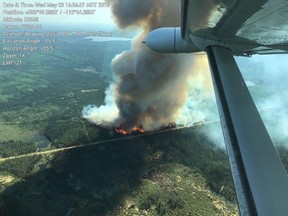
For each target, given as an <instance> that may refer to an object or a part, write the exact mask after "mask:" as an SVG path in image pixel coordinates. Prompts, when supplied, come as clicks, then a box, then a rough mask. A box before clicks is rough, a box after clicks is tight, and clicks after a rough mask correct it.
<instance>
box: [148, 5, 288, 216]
mask: <svg viewBox="0 0 288 216" xmlns="http://www.w3.org/2000/svg"><path fill="white" fill-rule="evenodd" d="M181 10H182V23H181V27H180V28H160V29H156V30H154V31H152V32H150V33H149V34H148V36H147V37H146V40H145V42H146V43H147V45H148V46H149V47H150V48H151V49H153V50H155V51H157V52H168V53H181V52H186V53H187V52H188V53H189V52H197V51H205V52H206V53H207V56H208V60H209V64H210V71H211V76H212V81H213V86H214V90H215V96H216V99H217V106H218V111H219V115H220V119H221V124H222V130H223V135H224V140H225V144H226V149H227V153H228V156H229V161H230V166H231V171H232V176H233V181H234V185H235V190H236V193H237V199H238V205H239V211H240V213H241V215H261V216H262V215H267V216H269V215H288V176H287V173H286V170H285V169H284V167H283V164H282V162H281V161H280V159H279V156H278V154H277V152H276V150H275V148H274V145H273V143H272V141H271V139H270V137H269V134H268V133H267V130H266V128H265V126H264V124H263V122H262V119H261V117H260V115H259V113H258V110H257V108H256V106H255V104H254V102H253V99H252V97H251V95H250V93H249V91H248V88H247V86H246V84H245V81H244V79H243V77H242V75H241V73H240V70H239V68H238V66H237V64H236V62H235V60H234V57H233V56H234V55H242V56H250V55H253V54H276V53H277V54H280V53H288V21H287V20H288V19H287V18H288V1H287V0H253V1H251V0H182V1H181Z"/></svg>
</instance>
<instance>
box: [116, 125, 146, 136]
mask: <svg viewBox="0 0 288 216" xmlns="http://www.w3.org/2000/svg"><path fill="white" fill-rule="evenodd" d="M113 129H114V130H115V131H116V132H117V133H120V134H123V135H127V134H131V133H133V132H137V133H145V132H146V131H145V130H144V128H143V127H142V126H139V127H137V126H134V127H133V128H131V129H129V130H125V129H123V128H121V127H120V128H113Z"/></svg>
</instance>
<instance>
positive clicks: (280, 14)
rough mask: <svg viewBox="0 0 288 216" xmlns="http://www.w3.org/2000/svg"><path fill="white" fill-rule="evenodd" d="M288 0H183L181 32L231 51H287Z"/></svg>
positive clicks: (192, 39)
mask: <svg viewBox="0 0 288 216" xmlns="http://www.w3.org/2000/svg"><path fill="white" fill-rule="evenodd" d="M287 20H288V1H287V0H253V1H249V0H221V1H216V0H212V1H211V0H183V1H182V28H181V34H182V37H183V38H184V39H185V40H186V41H190V42H193V43H194V44H196V46H197V47H202V48H204V47H207V45H221V46H222V47H226V48H229V49H231V50H233V53H234V54H236V55H237V54H238V55H242V54H248V55H251V54H272V53H273V54H274V53H288V22H287Z"/></svg>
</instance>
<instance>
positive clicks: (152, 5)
mask: <svg viewBox="0 0 288 216" xmlns="http://www.w3.org/2000/svg"><path fill="white" fill-rule="evenodd" d="M107 2H109V3H110V5H111V10H112V13H113V17H114V21H115V22H116V23H117V25H118V26H119V27H120V28H123V29H129V28H139V27H140V28H141V29H143V31H142V32H141V33H140V34H138V35H137V36H136V37H135V38H134V40H133V42H132V48H131V50H128V51H125V52H122V53H121V54H119V55H117V56H116V57H115V58H114V59H113V61H112V69H113V72H114V74H115V80H114V82H113V83H112V84H111V85H110V87H109V88H108V89H107V90H106V98H105V105H103V106H100V107H95V106H88V107H85V108H84V109H83V116H84V118H86V119H88V120H89V121H91V122H93V123H96V124H98V125H102V126H104V127H117V128H119V129H121V130H124V131H126V132H128V133H129V132H131V131H133V130H135V128H140V129H141V130H144V129H145V130H153V129H156V128H159V127H161V126H165V125H168V124H169V123H171V122H177V120H178V119H179V115H180V112H179V110H180V109H181V108H182V107H183V106H184V105H185V103H186V100H187V98H188V90H189V86H191V80H193V77H194V78H195V77H197V76H198V75H199V72H202V71H203V69H202V71H201V69H200V70H198V69H197V71H196V69H195V68H193V65H198V66H199V65H201V64H199V60H197V61H198V62H195V61H196V59H195V57H193V56H192V55H184V54H181V55H179V54H159V53H156V52H153V51H152V50H150V49H149V48H148V47H146V45H145V44H143V43H141V42H142V41H143V40H144V38H145V36H146V35H147V33H148V32H150V31H151V30H153V29H155V28H159V27H162V26H165V27H169V26H180V6H179V5H180V4H179V2H178V1H170V0H157V1H154V0H147V1H135V0H107ZM200 58H203V57H200ZM204 58H205V57H204ZM200 61H201V62H202V61H203V60H200ZM204 61H206V60H204ZM202 63H203V62H202ZM204 65H205V66H204V70H205V69H206V62H204ZM200 67H202V66H200ZM197 73H198V75H197ZM189 82H190V85H189ZM195 82H197V81H195ZM182 119H183V117H182ZM195 121H197V120H195ZM182 123H183V122H182ZM184 124H185V122H184Z"/></svg>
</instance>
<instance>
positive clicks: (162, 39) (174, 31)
mask: <svg viewBox="0 0 288 216" xmlns="http://www.w3.org/2000/svg"><path fill="white" fill-rule="evenodd" d="M144 43H146V44H147V46H148V47H149V48H150V49H152V50H154V51H156V52H161V53H192V52H198V51H201V50H199V49H198V48H197V47H196V46H195V45H194V44H193V43H188V42H186V41H185V40H183V39H182V37H181V29H180V28H179V27H178V28H176V27H172V28H171V27H170V28H169V27H167V28H166V27H165V28H158V29H155V30H153V31H151V32H150V33H149V34H148V35H147V36H146V39H145V41H144Z"/></svg>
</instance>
